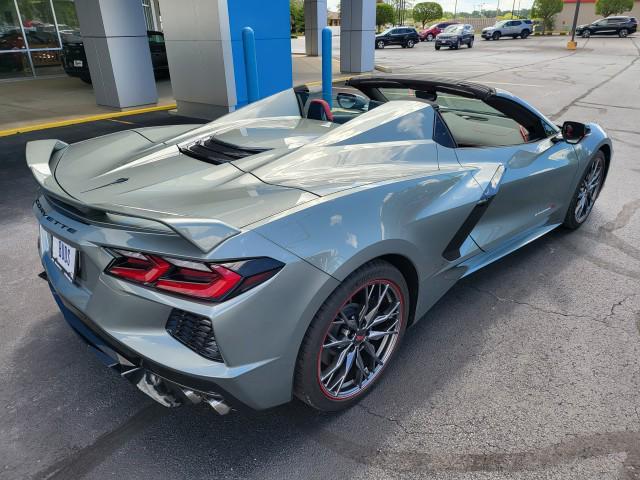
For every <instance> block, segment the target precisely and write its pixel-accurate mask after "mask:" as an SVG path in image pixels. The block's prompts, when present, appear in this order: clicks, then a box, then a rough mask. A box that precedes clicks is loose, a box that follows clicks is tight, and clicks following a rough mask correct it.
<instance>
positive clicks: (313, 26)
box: [304, 0, 327, 57]
mask: <svg viewBox="0 0 640 480" xmlns="http://www.w3.org/2000/svg"><path fill="white" fill-rule="evenodd" d="M326 26H327V0H305V1H304V47H305V53H306V54H307V55H309V56H312V57H317V56H318V55H320V52H321V51H322V45H321V44H322V29H323V28H324V27H326Z"/></svg>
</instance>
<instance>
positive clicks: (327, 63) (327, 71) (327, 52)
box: [322, 27, 333, 107]
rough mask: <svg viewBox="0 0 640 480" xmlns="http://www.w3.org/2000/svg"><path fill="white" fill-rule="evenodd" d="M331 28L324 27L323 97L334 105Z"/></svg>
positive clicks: (330, 105) (330, 104)
mask: <svg viewBox="0 0 640 480" xmlns="http://www.w3.org/2000/svg"><path fill="white" fill-rule="evenodd" d="M331 35H332V33H331V29H330V28H329V27H324V28H323V29H322V98H324V100H325V101H326V102H327V103H328V104H329V107H332V106H333V105H332V103H333V101H332V94H331V80H332V77H333V74H332V72H331V68H332V59H331Z"/></svg>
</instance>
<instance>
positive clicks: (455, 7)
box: [453, 0, 458, 22]
mask: <svg viewBox="0 0 640 480" xmlns="http://www.w3.org/2000/svg"><path fill="white" fill-rule="evenodd" d="M457 12H458V0H456V3H455V5H454V6H453V21H454V22H455V21H456V13H457Z"/></svg>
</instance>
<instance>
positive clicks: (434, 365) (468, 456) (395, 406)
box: [0, 36, 640, 480]
mask: <svg viewBox="0 0 640 480" xmlns="http://www.w3.org/2000/svg"><path fill="white" fill-rule="evenodd" d="M566 40H567V39H566V37H548V38H535V37H531V38H529V39H526V40H500V41H499V42H483V41H476V44H475V46H474V48H473V49H470V50H469V49H460V50H458V51H447V50H441V51H439V52H436V51H435V50H434V49H433V45H432V44H425V43H422V44H420V45H418V46H416V47H415V48H414V49H399V48H386V49H384V50H380V51H377V52H376V63H378V64H384V65H387V66H389V67H391V68H392V75H395V74H407V75H409V74H411V73H418V72H419V73H432V74H441V75H443V76H449V77H456V78H465V79H470V80H473V81H477V82H483V83H487V84H488V85H491V86H494V87H499V88H504V89H506V90H510V91H512V92H513V93H515V94H517V95H519V96H521V97H523V98H524V99H525V100H527V101H529V102H530V103H532V104H533V105H535V106H536V107H538V108H539V109H540V110H541V111H542V112H543V113H545V114H547V115H548V116H550V117H551V118H552V119H553V120H554V121H556V122H562V121H563V120H568V119H571V120H577V121H583V122H585V121H597V122H598V123H600V124H601V125H602V126H603V127H604V128H605V129H607V130H608V132H609V133H610V135H611V136H612V137H613V141H614V157H613V163H612V167H611V171H610V173H609V177H608V180H607V184H606V186H605V188H604V191H603V192H602V194H601V196H600V198H599V200H598V202H597V203H596V207H595V209H594V211H593V213H592V215H591V218H590V219H589V221H588V222H587V224H586V225H584V226H583V228H581V229H580V230H579V231H576V232H573V233H568V232H566V231H555V232H553V233H551V234H550V235H548V236H546V237H544V238H542V239H540V240H538V241H536V242H533V243H532V244H530V245H528V246H526V247H525V248H523V249H522V250H520V251H518V252H516V253H514V254H512V255H509V256H508V257H506V258H504V259H502V260H501V261H499V262H498V263H495V264H493V265H491V266H489V267H487V268H486V269H484V270H482V271H480V272H478V273H476V274H474V275H472V276H470V277H468V278H467V279H465V280H463V281H462V282H461V283H460V284H458V285H457V286H456V287H454V288H453V289H452V290H451V291H450V292H449V293H448V294H447V295H446V296H445V297H444V298H443V299H442V300H441V301H440V302H439V303H438V304H437V305H436V306H435V307H434V308H433V309H432V311H431V312H429V313H428V314H427V315H426V316H425V317H424V318H423V319H422V321H421V322H420V323H419V324H418V325H416V326H415V327H414V328H412V329H411V330H409V331H408V332H407V335H406V337H405V339H404V344H403V348H402V349H401V351H400V352H399V355H398V356H397V357H396V359H395V361H394V362H393V364H392V365H389V368H388V371H387V373H386V374H385V377H384V378H383V379H382V382H381V383H380V385H378V387H377V388H376V389H375V390H373V391H372V392H371V394H370V395H369V396H367V397H366V398H365V399H364V401H363V402H362V403H361V404H359V405H358V406H356V407H354V408H352V409H351V410H349V411H346V412H343V413H340V414H332V415H323V414H318V413H315V412H313V411H311V410H309V409H308V408H306V407H304V406H303V405H301V404H300V403H298V402H293V403H291V404H289V405H285V406H282V407H279V408H277V409H274V410H270V411H266V412H256V413H252V412H234V413H232V414H230V415H228V416H226V417H219V416H217V415H216V414H214V413H213V412H212V411H211V410H207V409H205V408H204V407H201V406H194V407H183V408H180V409H165V408H163V407H161V406H159V405H158V406H157V405H155V404H154V403H153V402H152V401H151V400H149V399H147V398H146V397H145V396H144V395H143V394H142V393H140V392H138V391H137V390H136V389H135V388H134V387H133V386H131V385H130V384H129V383H128V382H126V381H123V380H121V379H120V378H118V377H117V376H116V375H114V374H113V373H111V372H109V371H107V370H106V369H105V368H104V367H103V366H102V364H101V363H99V362H98V361H97V360H96V359H95V358H94V356H93V355H92V354H91V353H90V352H88V351H87V349H86V347H85V346H84V345H83V344H82V343H81V342H80V341H79V340H78V339H77V338H76V336H75V335H74V333H73V332H72V331H71V330H70V329H69V328H68V327H67V325H66V324H65V323H64V321H63V319H62V317H61V315H60V314H59V313H58V310H57V308H56V306H55V303H54V301H53V299H52V298H51V295H50V294H49V291H48V288H47V286H46V284H45V282H43V281H42V280H40V279H38V278H37V274H38V272H40V270H41V268H39V262H38V259H37V254H36V233H37V225H36V223H35V221H34V219H33V218H32V215H31V202H32V200H33V198H34V194H35V191H36V186H35V182H34V181H33V180H32V179H31V178H30V175H29V173H28V171H27V169H26V167H25V166H24V165H23V163H24V158H23V151H24V143H25V142H26V141H28V140H31V139H37V138H50V137H54V138H61V139H63V140H65V141H76V140H80V139H82V138H89V137H91V136H93V135H96V134H97V132H102V133H107V132H108V131H115V130H119V129H124V128H131V127H132V126H139V124H148V125H152V124H161V123H163V122H164V123H171V122H172V123H175V122H178V121H181V120H182V119H179V118H176V117H171V116H169V115H168V114H164V113H157V114H149V115H144V116H136V117H126V118H123V119H118V120H122V121H125V122H126V121H131V122H134V124H133V125H132V124H126V123H118V122H115V121H114V122H108V123H106V121H105V122H100V124H98V125H94V124H84V125H77V126H73V127H62V128H59V129H53V130H48V131H41V132H32V133H29V134H24V135H18V136H12V137H6V138H2V139H0V152H2V153H1V154H0V226H1V227H2V230H0V258H1V259H2V261H1V262H0V285H1V286H2V288H1V289H0V304H1V305H2V310H1V313H0V329H1V332H2V333H1V334H0V386H1V388H0V478H6V479H26V478H33V479H45V478H48V479H79V478H90V479H104V478H118V479H133V478H135V479H146V478H163V479H164V478H176V479H178V478H179V479H196V478H256V479H276V478H277V479H281V478H318V479H327V478H363V479H364V478H379V479H384V478H429V479H455V480H463V479H464V480H467V479H473V480H476V479H580V480H585V479H594V480H596V479H597V480H603V479H626V480H631V479H640V158H639V157H638V153H637V152H638V149H639V148H640V80H639V79H640V60H639V59H640V38H639V37H638V36H636V38H633V37H631V38H626V39H619V38H595V37H592V38H591V39H589V40H588V41H584V40H580V41H579V48H578V50H576V51H575V52H571V51H568V50H566V49H565V48H564V44H565V43H566Z"/></svg>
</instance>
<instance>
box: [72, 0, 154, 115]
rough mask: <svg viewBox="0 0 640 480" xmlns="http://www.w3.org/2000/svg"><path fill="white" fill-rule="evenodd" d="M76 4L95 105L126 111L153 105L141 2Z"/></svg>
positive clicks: (80, 1) (83, 1) (78, 0)
mask: <svg viewBox="0 0 640 480" xmlns="http://www.w3.org/2000/svg"><path fill="white" fill-rule="evenodd" d="M75 5H76V12H77V15H78V20H79V21H80V31H81V33H82V39H83V42H84V49H85V53H86V55H87V62H88V64H89V71H90V72H91V82H92V83H93V91H94V93H95V96H96V102H97V103H98V105H104V106H108V107H113V108H126V107H133V106H138V105H146V104H151V103H156V102H157V101H158V93H157V91H156V83H155V79H154V76H153V66H152V64H151V53H150V52H149V41H148V39H147V27H146V23H145V20H144V13H143V11H142V3H141V2H139V1H136V0H76V2H75Z"/></svg>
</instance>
